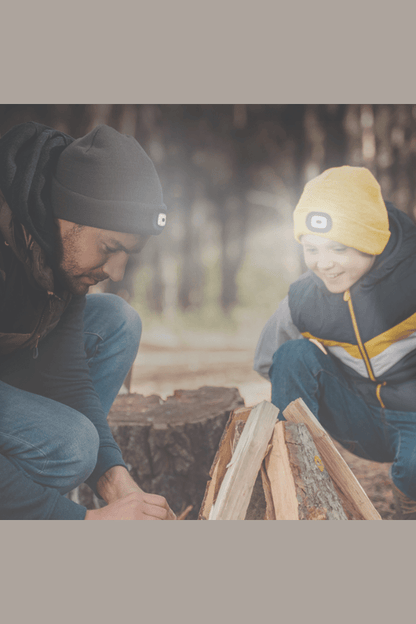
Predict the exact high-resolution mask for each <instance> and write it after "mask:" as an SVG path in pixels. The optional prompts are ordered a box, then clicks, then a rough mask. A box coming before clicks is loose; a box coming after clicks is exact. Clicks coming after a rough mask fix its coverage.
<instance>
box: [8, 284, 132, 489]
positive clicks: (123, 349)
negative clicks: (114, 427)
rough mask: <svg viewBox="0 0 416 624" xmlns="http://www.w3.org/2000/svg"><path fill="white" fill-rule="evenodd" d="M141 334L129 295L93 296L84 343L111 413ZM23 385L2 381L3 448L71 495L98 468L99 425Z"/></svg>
mask: <svg viewBox="0 0 416 624" xmlns="http://www.w3.org/2000/svg"><path fill="white" fill-rule="evenodd" d="M140 335H141V322H140V318H139V316H138V314H137V312H135V310H133V308H132V307H131V306H129V305H128V304H127V303H126V302H125V301H124V300H123V299H121V298H120V297H117V296H116V295H110V294H106V295H104V294H93V295H87V302H86V307H85V312H84V346H85V351H86V354H87V361H88V366H89V369H90V375H91V378H92V382H93V385H94V388H95V390H96V392H97V394H98V396H99V399H100V402H101V405H102V407H103V409H104V412H105V414H106V415H107V414H108V412H109V410H110V408H111V405H112V403H113V401H114V399H115V397H116V395H117V393H118V391H119V389H120V387H121V385H122V383H123V381H124V379H125V377H126V375H127V373H128V371H129V369H130V367H131V365H132V364H133V362H134V359H135V357H136V354H137V349H138V347H139V341H140ZM62 357H65V354H62ZM19 385H20V387H19V388H16V387H14V386H12V385H10V384H8V383H4V382H3V381H0V405H1V414H0V452H1V453H2V454H3V455H5V456H6V457H7V458H8V459H9V461H11V462H12V463H13V464H14V465H15V466H17V467H18V468H19V469H20V470H22V471H24V472H25V473H26V474H27V475H28V476H29V477H30V478H31V479H32V480H33V481H35V482H36V483H40V484H41V485H44V486H48V487H51V488H55V489H57V490H58V491H59V492H60V493H61V494H66V493H67V492H69V491H70V490H72V489H73V488H75V487H77V486H78V485H79V484H80V483H83V482H84V481H85V480H86V479H87V478H88V477H89V475H90V474H91V473H92V471H93V470H94V467H95V464H96V461H97V453H98V446H99V438H98V433H97V430H96V428H95V427H94V425H93V424H92V423H91V422H90V420H88V418H86V417H85V416H84V415H83V414H81V413H80V412H78V411H76V410H74V409H72V408H71V407H68V406H66V405H63V404H62V403H59V402H57V401H54V400H52V399H49V398H46V397H44V396H39V395H37V394H35V393H33V392H27V391H25V390H23V389H21V388H22V385H24V384H19Z"/></svg>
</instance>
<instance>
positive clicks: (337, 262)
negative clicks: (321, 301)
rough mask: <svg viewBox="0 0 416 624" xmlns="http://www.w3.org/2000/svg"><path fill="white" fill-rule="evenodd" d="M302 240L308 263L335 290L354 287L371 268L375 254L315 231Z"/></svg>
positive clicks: (330, 290)
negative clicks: (366, 252)
mask: <svg viewBox="0 0 416 624" xmlns="http://www.w3.org/2000/svg"><path fill="white" fill-rule="evenodd" d="M301 243H302V246H303V254H304V258H305V263H306V266H307V267H308V269H311V271H313V272H314V273H315V275H317V276H318V277H319V278H320V279H321V280H322V281H323V283H324V284H325V286H326V287H327V289H328V290H329V292H332V293H342V292H345V291H346V290H348V289H349V288H351V286H352V285H353V284H355V283H356V282H358V280H359V279H360V278H361V277H362V276H363V275H365V274H366V273H367V272H368V271H369V270H370V269H371V267H372V266H373V264H374V261H375V258H376V257H375V256H370V255H369V254H365V253H363V252H361V251H358V250H357V249H353V248H352V247H346V246H345V245H343V244H341V243H337V242H336V241H333V240H330V239H329V238H324V237H322V236H316V235H314V234H305V235H304V236H302V238H301Z"/></svg>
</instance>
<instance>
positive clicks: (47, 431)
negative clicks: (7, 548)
mask: <svg viewBox="0 0 416 624" xmlns="http://www.w3.org/2000/svg"><path fill="white" fill-rule="evenodd" d="M165 222H166V206H165V205H164V203H163V196H162V189H161V185H160V181H159V178H158V176H157V173H156V170H155V168H154V165H153V163H152V161H151V160H150V159H149V158H148V156H147V155H146V154H145V152H144V150H143V149H142V148H141V146H140V145H139V144H138V142H137V141H136V140H135V139H134V138H133V137H130V136H125V135H122V134H120V133H118V132H117V131H116V130H114V129H112V128H110V127H108V126H98V127H96V128H95V129H94V130H93V131H92V132H90V133H89V134H87V135H86V136H85V137H82V138H80V139H77V140H73V139H72V138H71V137H69V136H67V135H65V134H63V133H61V132H58V131H56V130H53V129H52V128H48V127H46V126H43V125H40V124H36V123H33V122H29V123H25V124H21V125H19V126H16V127H15V128H12V129H11V130H10V131H9V132H7V133H6V134H5V135H4V137H3V138H2V139H0V518H1V519H52V520H53V519H79V520H83V519H85V520H101V519H126V520H129V519H144V520H155V519H168V520H170V519H175V515H174V513H173V512H172V511H171V509H170V508H169V505H168V503H167V502H166V500H165V499H164V498H163V497H161V496H158V495H155V494H147V493H145V492H143V491H142V490H141V489H140V488H139V486H138V485H137V484H136V483H135V482H134V480H133V479H132V478H131V477H130V475H129V473H128V471H127V467H126V465H125V463H124V461H123V459H122V456H121V452H120V449H119V448H118V446H117V444H116V443H115V441H114V439H113V437H112V435H111V432H110V429H109V426H108V424H107V420H106V417H107V414H108V412H109V410H110V407H111V405H112V403H113V401H114V398H115V397H116V395H117V393H118V390H119V389H120V387H121V385H122V383H123V380H124V378H125V376H126V374H127V372H128V371H129V369H130V367H131V365H132V363H133V361H134V359H135V356H136V353H137V349H138V345H139V340H140V333H141V323H140V318H139V317H138V315H137V313H136V312H135V311H134V310H133V309H132V308H131V307H130V306H129V305H128V304H127V303H126V302H124V301H123V300H122V299H121V298H120V297H117V296H115V295H108V294H107V295H104V294H101V295H100V294H95V295H87V292H88V289H89V287H90V286H91V285H93V284H96V283H98V282H100V281H102V280H104V279H106V278H107V277H110V278H111V279H112V280H115V281H118V280H121V279H122V277H123V275H124V270H125V266H126V263H127V259H128V257H129V255H130V254H133V253H138V252H140V251H141V249H143V246H144V245H145V244H146V242H147V241H148V239H149V238H150V236H152V235H158V234H160V233H161V232H162V230H163V228H164V225H165ZM86 295H87V296H86ZM84 481H85V482H86V483H88V485H89V486H90V487H91V488H92V490H93V491H94V492H95V493H96V494H97V495H98V496H99V497H101V498H102V499H103V500H104V501H105V502H106V503H107V506H105V507H103V508H101V509H98V510H91V511H87V510H86V508H85V507H83V506H82V505H78V504H77V503H75V502H74V501H71V500H69V499H68V498H66V497H65V494H66V493H67V492H69V491H70V490H72V489H73V488H75V487H77V486H78V485H79V484H80V483H83V482H84Z"/></svg>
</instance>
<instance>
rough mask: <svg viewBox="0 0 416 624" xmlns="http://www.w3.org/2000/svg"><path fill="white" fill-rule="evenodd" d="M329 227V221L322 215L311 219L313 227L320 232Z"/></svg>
mask: <svg viewBox="0 0 416 624" xmlns="http://www.w3.org/2000/svg"><path fill="white" fill-rule="evenodd" d="M327 225H328V219H327V218H326V217H323V216H322V215H319V216H318V215H314V216H313V217H311V226H312V227H314V228H317V229H318V230H323V229H325V228H326V226H327Z"/></svg>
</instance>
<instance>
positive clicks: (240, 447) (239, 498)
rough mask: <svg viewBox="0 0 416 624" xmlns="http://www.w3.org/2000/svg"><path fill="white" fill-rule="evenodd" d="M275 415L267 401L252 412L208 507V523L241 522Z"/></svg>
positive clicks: (271, 431) (276, 413)
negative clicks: (209, 507)
mask: <svg viewBox="0 0 416 624" xmlns="http://www.w3.org/2000/svg"><path fill="white" fill-rule="evenodd" d="M278 413H279V410H278V409H277V407H275V406H274V405H272V404H271V403H268V402H267V401H263V402H262V403H260V404H259V405H257V406H256V407H255V408H253V409H252V411H251V413H250V415H249V417H248V419H247V422H246V425H245V427H244V430H243V433H242V434H241V437H240V440H239V442H238V444H237V447H236V449H235V452H234V454H233V456H232V459H231V462H230V464H229V465H228V466H227V472H226V473H225V476H224V479H223V481H222V483H221V486H220V489H219V492H218V496H217V498H216V501H215V503H214V504H213V505H212V506H211V510H210V514H209V519H210V520H244V518H245V515H246V512H247V508H248V505H249V503H250V498H251V494H252V491H253V486H254V483H255V481H256V478H257V475H258V472H259V470H260V467H261V463H262V461H263V458H264V455H265V453H266V449H267V446H268V443H269V441H270V438H271V435H272V433H273V428H274V425H275V422H276V420H277V416H278Z"/></svg>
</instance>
